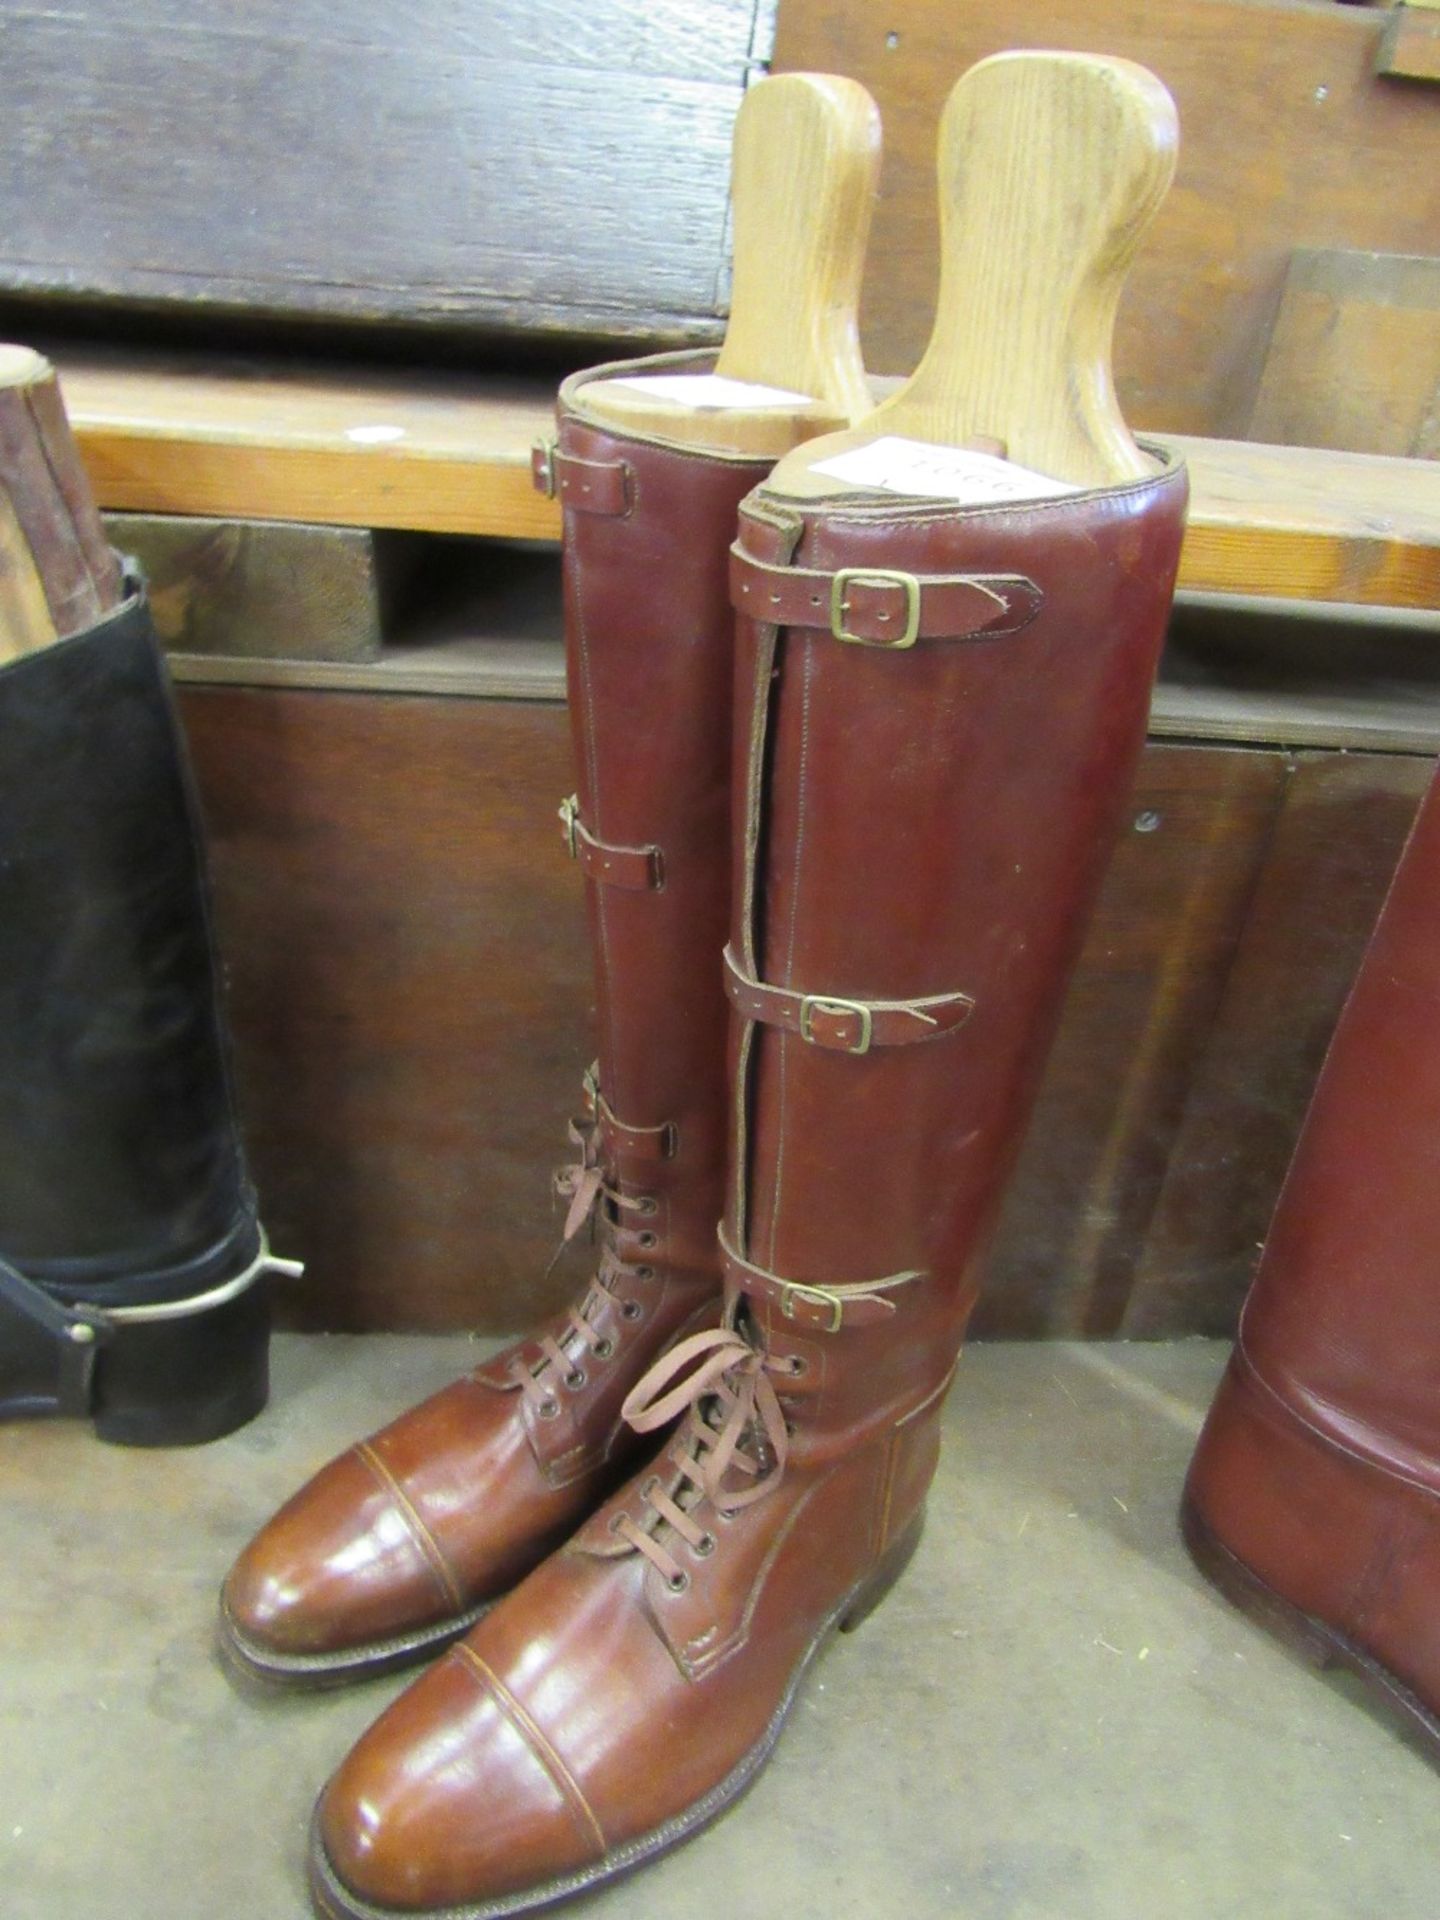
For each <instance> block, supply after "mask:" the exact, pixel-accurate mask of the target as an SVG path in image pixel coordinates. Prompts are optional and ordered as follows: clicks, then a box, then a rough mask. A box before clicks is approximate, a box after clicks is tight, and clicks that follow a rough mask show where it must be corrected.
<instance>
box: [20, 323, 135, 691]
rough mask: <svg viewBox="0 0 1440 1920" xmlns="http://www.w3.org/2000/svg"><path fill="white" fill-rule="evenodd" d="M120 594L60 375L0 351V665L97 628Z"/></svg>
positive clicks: (40, 360) (28, 355)
mask: <svg viewBox="0 0 1440 1920" xmlns="http://www.w3.org/2000/svg"><path fill="white" fill-rule="evenodd" d="M120 593H121V584H120V568H119V564H118V562H117V561H116V558H115V555H114V554H113V553H112V552H111V550H110V547H109V543H108V542H107V540H106V538H105V532H104V529H103V527H102V526H101V524H100V516H99V514H98V512H97V511H96V508H95V500H94V496H93V495H92V493H91V491H90V483H89V480H88V479H87V477H86V474H85V469H84V467H83V466H82V465H81V461H80V455H79V452H78V450H77V448H76V446H75V439H74V436H73V434H72V433H71V431H70V422H69V421H68V419H67V418H66V416H65V403H64V401H63V400H62V399H61V397H60V385H59V382H58V381H57V380H56V378H55V369H54V368H53V367H52V366H51V365H50V362H49V361H48V360H46V359H45V358H44V357H43V355H41V354H38V353H34V352H32V351H31V349H30V348H29V347H14V346H0V661H4V660H13V659H15V658H16V657H17V656H18V655H20V654H23V653H34V652H35V651H36V650H37V649H38V648H40V647H46V646H49V645H50V644H51V643H52V642H53V641H55V640H57V639H60V640H63V639H64V638H65V637H66V636H67V635H68V634H72V633H78V632H80V631H82V629H84V628H85V627H90V626H93V625H94V624H95V622H96V621H97V620H99V619H100V618H101V617H102V616H103V615H104V614H106V613H108V612H110V611H111V609H112V608H114V607H115V606H117V605H118V604H119V601H120Z"/></svg>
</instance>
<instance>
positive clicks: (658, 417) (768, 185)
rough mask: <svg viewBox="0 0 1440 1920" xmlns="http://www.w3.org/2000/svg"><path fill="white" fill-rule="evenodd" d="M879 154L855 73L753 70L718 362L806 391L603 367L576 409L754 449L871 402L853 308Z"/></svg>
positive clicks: (774, 449) (737, 158) (759, 452)
mask: <svg viewBox="0 0 1440 1920" xmlns="http://www.w3.org/2000/svg"><path fill="white" fill-rule="evenodd" d="M879 167H880V119H879V115H878V113H877V111H876V108H875V103H874V101H873V100H872V99H871V98H870V95H869V94H868V93H867V92H866V91H865V89H864V88H863V87H862V86H860V85H859V84H858V83H857V82H856V81H854V80H846V79H841V78H839V77H838V76H836V75H834V74H823V73H785V74H776V75H773V76H772V77H771V78H769V79H766V80H760V81H757V82H756V84H755V85H754V86H752V87H751V88H750V90H749V92H748V93H747V94H746V96H745V98H744V100H743V101H742V103H741V106H740V111H739V114H738V116H737V118H736V121H735V139H734V149H733V158H732V164H731V207H732V221H733V227H734V267H733V274H732V293H731V301H730V320H729V325H728V327H727V329H726V334H725V342H724V345H723V346H722V348H721V350H720V357H719V359H718V361H717V363H716V367H715V371H716V373H717V374H720V375H723V376H724V377H725V378H727V379H731V380H740V381H747V382H754V383H756V384H758V385H761V386H768V387H778V388H781V389H783V390H785V391H788V392H791V393H799V394H804V395H806V396H807V404H805V405H803V406H801V405H796V406H794V407H784V406H769V407H759V408H733V409H732V408H726V409H724V410H723V411H721V410H715V409H710V408H703V407H692V406H687V405H685V404H684V403H683V402H678V401H675V400H662V399H658V398H654V397H652V396H650V395H648V394H646V393H644V392H642V391H641V390H639V389H637V388H634V387H625V386H619V385H616V383H615V382H614V381H608V380H606V381H592V382H590V383H588V384H587V385H586V386H585V388H584V389H583V392H584V403H585V407H586V410H587V411H590V412H594V413H595V414H597V415H599V416H600V417H601V418H602V419H604V420H605V421H606V422H607V423H609V424H612V425H614V426H617V427H620V428H623V429H624V430H625V431H627V432H638V433H656V434H660V435H662V436H663V437H665V438H666V439H668V440H671V441H678V442H680V443H682V444H685V445H690V446H695V447H704V448H709V449H712V450H716V451H725V452H731V453H737V454H742V455H747V454H753V455H754V456H755V457H757V458H759V457H763V456H766V455H770V456H773V455H776V454H779V453H782V452H784V451H785V450H786V449H787V448H789V447H792V446H794V445H795V444H796V443H797V442H798V441H800V440H803V439H806V438H809V437H810V436H812V435H814V434H817V433H825V432H827V431H833V430H834V429H835V428H837V427H841V426H844V425H846V424H848V423H849V422H851V421H853V420H856V419H858V418H859V417H860V416H861V415H863V414H865V413H868V412H869V410H870V406H871V399H872V396H871V394H870V391H869V389H868V387H867V385H866V381H865V369H864V365H863V363H862V361H861V358H860V341H859V335H858V332H857V328H856V309H857V307H858V305H859V297H860V278H861V274H862V272H863V270H864V264H865V242H866V239H867V238H868V235H869V230H870V213H871V209H872V207H873V205H874V200H875V191H876V185H877V181H878V177H879Z"/></svg>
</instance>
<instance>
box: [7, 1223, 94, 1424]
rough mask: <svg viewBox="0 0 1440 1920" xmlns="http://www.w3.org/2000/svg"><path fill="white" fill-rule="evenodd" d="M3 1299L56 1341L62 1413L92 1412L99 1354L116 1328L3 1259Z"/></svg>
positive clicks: (58, 1401) (58, 1400)
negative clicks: (63, 1300) (62, 1299)
mask: <svg viewBox="0 0 1440 1920" xmlns="http://www.w3.org/2000/svg"><path fill="white" fill-rule="evenodd" d="M0 1303H3V1304H4V1305H5V1306H8V1307H13V1308H14V1309H15V1311H16V1312H17V1313H19V1314H22V1315H23V1316H24V1317H25V1319H27V1320H29V1321H31V1322H33V1324H34V1325H36V1326H38V1327H41V1328H43V1329H44V1331H45V1332H46V1333H48V1334H49V1335H50V1336H51V1337H52V1339H53V1340H54V1341H55V1349H56V1352H55V1357H56V1362H57V1365H58V1370H59V1371H58V1378H57V1389H56V1398H55V1404H56V1406H57V1407H58V1408H59V1410H60V1412H61V1413H68V1414H81V1415H83V1414H88V1413H89V1412H90V1411H91V1406H92V1399H93V1392H92V1389H93V1383H94V1376H95V1355H96V1352H97V1350H98V1348H99V1347H100V1345H101V1343H102V1342H103V1341H105V1340H108V1339H109V1337H110V1335H111V1333H112V1332H113V1328H112V1327H111V1326H110V1324H109V1323H108V1321H107V1320H106V1319H105V1317H104V1315H103V1314H101V1313H99V1312H98V1311H97V1310H96V1309H93V1308H91V1309H88V1310H85V1311H79V1310H77V1309H75V1308H72V1307H65V1306H62V1305H61V1304H60V1302H59V1301H58V1300H57V1299H55V1297H54V1296H53V1294H50V1293H47V1292H46V1290H45V1289H44V1288H43V1287H41V1286H38V1285H37V1284H36V1283H35V1281H33V1280H28V1279H27V1278H26V1277H25V1275H24V1274H23V1273H21V1272H20V1270H19V1269H18V1268H17V1267H12V1266H11V1265H10V1263H9V1261H8V1260H0Z"/></svg>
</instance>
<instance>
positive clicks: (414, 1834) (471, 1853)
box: [317, 1643, 607, 1912]
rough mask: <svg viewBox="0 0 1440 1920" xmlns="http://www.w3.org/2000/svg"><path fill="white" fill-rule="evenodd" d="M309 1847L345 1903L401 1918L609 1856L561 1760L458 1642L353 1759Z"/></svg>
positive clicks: (534, 1886) (523, 1885) (542, 1882)
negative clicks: (391, 1911)
mask: <svg viewBox="0 0 1440 1920" xmlns="http://www.w3.org/2000/svg"><path fill="white" fill-rule="evenodd" d="M317 1844H318V1845H319V1846H320V1847H321V1848H322V1849H323V1860H322V1862H321V1863H320V1869H319V1870H320V1872H321V1873H322V1875H323V1874H325V1873H326V1871H327V1869H328V1874H329V1875H331V1876H333V1878H334V1880H335V1881H336V1882H338V1885H339V1887H340V1888H341V1889H343V1890H344V1891H345V1892H346V1893H348V1895H349V1896H350V1897H351V1898H354V1899H357V1900H359V1901H361V1902H363V1903H365V1904H367V1905H370V1906H375V1907H381V1908H385V1907H389V1908H396V1909H400V1910H401V1911H405V1912H415V1911H422V1912H423V1911H426V1910H430V1909H434V1908H443V1907H453V1906H463V1905H472V1904H473V1905H478V1904H482V1903H484V1902H485V1901H487V1900H496V1899H500V1898H503V1897H505V1896H507V1895H513V1894H516V1893H520V1892H524V1891H531V1890H533V1891H536V1892H537V1893H538V1892H539V1890H541V1889H542V1888H545V1887H547V1886H549V1885H551V1884H552V1883H553V1882H555V1881H558V1880H563V1879H565V1878H567V1877H568V1876H570V1875H573V1874H576V1873H583V1872H584V1870H585V1869H586V1868H588V1867H592V1866H595V1865H596V1864H598V1863H599V1862H600V1861H601V1860H603V1859H604V1857H605V1854H606V1850H607V1849H606V1840H605V1835H604V1833H603V1831H602V1830H601V1827H600V1824H599V1822H598V1820H597V1819H596V1817H595V1814H594V1812H593V1810H592V1809H591V1807H590V1806H589V1803H588V1801H587V1800H586V1797H585V1793H584V1789H583V1787H582V1785H581V1783H580V1782H579V1781H578V1780H577V1778H576V1777H575V1775H574V1773H573V1771H572V1770H571V1768H570V1767H569V1765H568V1764H567V1762H566V1761H565V1759H564V1757H563V1755H562V1754H561V1753H560V1752H559V1751H558V1750H557V1749H556V1747H555V1746H554V1745H553V1744H552V1743H551V1741H550V1740H549V1739H548V1738H547V1737H546V1735H545V1733H544V1731H543V1730H542V1729H541V1728H540V1726H539V1725H538V1724H537V1723H536V1721H535V1720H534V1718H533V1717H532V1715H531V1714H530V1712H529V1710H528V1709H527V1708H526V1706H525V1705H524V1703H523V1702H522V1701H521V1700H520V1699H519V1698H518V1697H517V1696H516V1695H515V1694H514V1693H513V1692H512V1691H511V1690H510V1689H509V1688H508V1687H507V1686H506V1685H505V1683H504V1682H503V1681H502V1680H501V1679H500V1677H499V1676H498V1675H496V1674H495V1673H493V1672H492V1671H491V1670H490V1669H489V1668H488V1667H487V1666H486V1664H485V1662H484V1659H483V1658H482V1657H481V1656H479V1655H477V1654H475V1653H473V1652H472V1651H471V1650H470V1648H469V1647H468V1645H466V1644H464V1643H462V1645H461V1646H460V1647H457V1648H455V1649H454V1650H453V1651H452V1652H451V1653H450V1654H449V1655H448V1656H447V1657H446V1658H445V1659H444V1660H442V1661H441V1662H440V1663H439V1664H438V1665H437V1666H435V1667H432V1668H431V1669H430V1671H429V1672H428V1673H426V1674H425V1675H423V1676H422V1678H421V1679H419V1680H418V1681H416V1682H415V1683H414V1685H412V1686H411V1687H409V1688H408V1689H407V1690H406V1692H404V1693H403V1694H401V1696H400V1697H399V1699H398V1700H396V1701H395V1702H394V1704H393V1705H392V1706H391V1707H390V1708H389V1710H388V1711H387V1712H386V1713H385V1714H383V1715H382V1716H381V1718H380V1719H379V1720H378V1721H376V1723H375V1725H374V1726H373V1727H371V1729H370V1731H369V1732H368V1733H367V1734H366V1735H365V1736H364V1737H363V1739H361V1741H360V1742H359V1744H358V1745H357V1746H356V1747H354V1748H353V1749H352V1751H351V1753H350V1754H349V1756H348V1757H347V1759H346V1760H345V1761H344V1763H343V1765H342V1766H341V1767H340V1770H339V1772H338V1773H337V1774H336V1775H335V1777H334V1778H333V1779H332V1780H331V1782H330V1784H329V1786H328V1787H327V1788H326V1790H325V1793H324V1795H323V1796H322V1799H321V1802H320V1808H319V1816H318V1821H317Z"/></svg>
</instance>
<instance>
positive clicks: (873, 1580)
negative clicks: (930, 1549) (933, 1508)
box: [839, 1507, 925, 1633]
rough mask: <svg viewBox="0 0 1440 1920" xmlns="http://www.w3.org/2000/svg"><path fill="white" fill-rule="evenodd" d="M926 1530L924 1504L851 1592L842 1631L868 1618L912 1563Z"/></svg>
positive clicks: (854, 1626)
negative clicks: (912, 1557) (911, 1560)
mask: <svg viewBox="0 0 1440 1920" xmlns="http://www.w3.org/2000/svg"><path fill="white" fill-rule="evenodd" d="M924 1531H925V1509H924V1508H923V1507H922V1508H921V1509H920V1511H919V1513H917V1514H916V1516H915V1518H914V1519H913V1520H912V1521H911V1522H910V1524H909V1526H908V1527H906V1529H905V1531H904V1532H903V1533H902V1534H899V1535H897V1536H896V1538H895V1539H894V1540H892V1541H891V1543H890V1545H889V1546H888V1547H887V1548H886V1549H885V1551H884V1553H882V1554H881V1556H880V1558H879V1560H877V1561H876V1563H875V1566H874V1568H873V1570H872V1571H871V1572H870V1573H868V1574H867V1575H866V1576H865V1578H864V1579H863V1580H862V1581H861V1583H860V1585H859V1586H858V1587H857V1588H856V1589H855V1591H854V1593H852V1594H851V1596H850V1598H849V1600H848V1601H847V1602H846V1606H845V1611H844V1612H843V1613H842V1614H841V1616H840V1621H839V1626H840V1631H841V1633H853V1632H854V1631H855V1629H856V1627H858V1626H859V1625H860V1624H861V1623H862V1622H863V1621H865V1620H868V1619H869V1617H870V1615H871V1614H872V1613H873V1612H874V1611H875V1609H876V1607H878V1606H879V1604H880V1602H881V1601H882V1600H883V1599H884V1598H885V1596H886V1594H887V1593H889V1591H890V1589H891V1587H893V1586H894V1584H895V1582H896V1581H897V1580H898V1579H899V1578H900V1576H901V1574H902V1573H903V1572H904V1571H905V1569H906V1567H908V1566H909V1564H910V1559H911V1556H912V1555H913V1554H914V1552H915V1549H916V1547H918V1546H919V1544H920V1536H921V1534H922V1533H923V1532H924Z"/></svg>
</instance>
